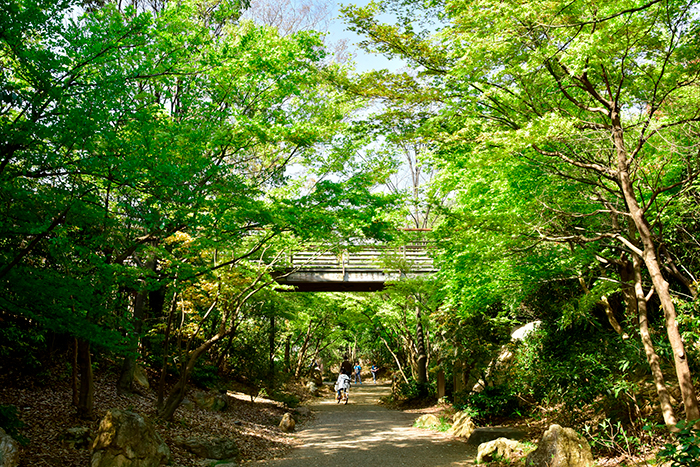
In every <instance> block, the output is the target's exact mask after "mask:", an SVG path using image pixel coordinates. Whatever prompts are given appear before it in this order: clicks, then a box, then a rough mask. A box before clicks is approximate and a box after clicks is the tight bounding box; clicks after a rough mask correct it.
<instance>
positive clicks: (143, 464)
mask: <svg viewBox="0 0 700 467" xmlns="http://www.w3.org/2000/svg"><path fill="white" fill-rule="evenodd" d="M169 461H170V449H169V448H168V446H167V445H166V444H165V443H164V442H163V439H162V438H161V437H160V435H158V433H156V430H155V428H154V426H153V424H152V423H151V422H150V420H148V419H147V418H145V417H143V416H142V415H139V414H137V413H135V412H129V411H126V410H119V409H110V410H109V411H107V415H105V417H104V418H103V419H102V421H101V422H100V427H99V429H98V432H97V436H96V437H95V441H94V442H93V444H92V458H91V460H90V467H158V466H159V465H162V464H165V463H167V462H169Z"/></svg>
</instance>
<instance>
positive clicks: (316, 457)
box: [256, 384, 475, 467]
mask: <svg viewBox="0 0 700 467" xmlns="http://www.w3.org/2000/svg"><path fill="white" fill-rule="evenodd" d="M389 393H390V387H389V386H385V385H374V384H364V385H353V386H352V388H351V390H350V402H349V403H348V405H343V404H342V403H341V404H337V403H336V401H335V400H332V399H317V400H316V402H314V403H313V404H311V405H310V406H309V407H310V408H311V410H312V411H313V412H314V413H315V414H316V416H317V418H316V420H315V421H314V422H313V423H311V424H309V425H307V426H305V427H304V429H303V430H301V431H299V433H298V434H297V436H298V438H299V439H300V440H301V441H302V443H303V445H302V446H301V447H300V448H298V449H295V450H294V451H292V452H291V454H290V455H289V457H287V458H284V459H274V460H270V461H265V462H260V463H256V464H257V465H269V466H279V467H321V466H323V467H326V466H337V465H348V464H353V465H372V464H374V465H377V466H382V467H383V466H387V467H394V466H416V467H422V466H425V467H428V466H431V467H443V466H444V467H446V466H472V465H474V462H473V459H474V455H475V448H474V447H473V446H467V444H466V443H465V442H464V441H461V440H458V439H455V438H452V437H451V436H448V435H446V434H444V433H440V432H435V431H430V430H423V429H419V428H413V427H412V425H413V421H414V420H415V419H416V418H417V417H418V415H416V414H406V413H403V412H400V411H395V410H388V409H385V408H383V407H380V406H378V405H377V402H378V400H379V397H381V396H386V395H388V394H389Z"/></svg>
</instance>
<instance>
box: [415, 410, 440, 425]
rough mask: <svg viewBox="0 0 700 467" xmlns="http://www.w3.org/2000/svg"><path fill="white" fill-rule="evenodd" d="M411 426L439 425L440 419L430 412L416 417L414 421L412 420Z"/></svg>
mask: <svg viewBox="0 0 700 467" xmlns="http://www.w3.org/2000/svg"><path fill="white" fill-rule="evenodd" d="M413 426H416V427H418V428H430V427H435V426H440V419H439V418H437V417H436V416H435V415H433V414H430V413H429V414H425V415H421V416H420V417H418V418H416V421H415V422H413Z"/></svg>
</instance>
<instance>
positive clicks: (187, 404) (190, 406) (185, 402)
mask: <svg viewBox="0 0 700 467" xmlns="http://www.w3.org/2000/svg"><path fill="white" fill-rule="evenodd" d="M180 407H182V408H183V409H185V410H188V411H190V412H192V411H193V410H194V409H196V408H197V405H196V404H195V403H194V402H192V401H191V400H189V399H188V398H186V397H185V398H184V399H182V402H180Z"/></svg>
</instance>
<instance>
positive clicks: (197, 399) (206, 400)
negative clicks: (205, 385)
mask: <svg viewBox="0 0 700 467" xmlns="http://www.w3.org/2000/svg"><path fill="white" fill-rule="evenodd" d="M194 403H195V404H197V406H198V407H199V408H202V409H204V410H209V411H211V412H220V411H222V410H224V409H225V408H226V406H227V405H228V400H227V399H226V395H225V394H209V393H206V392H201V391H198V392H195V393H194Z"/></svg>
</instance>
